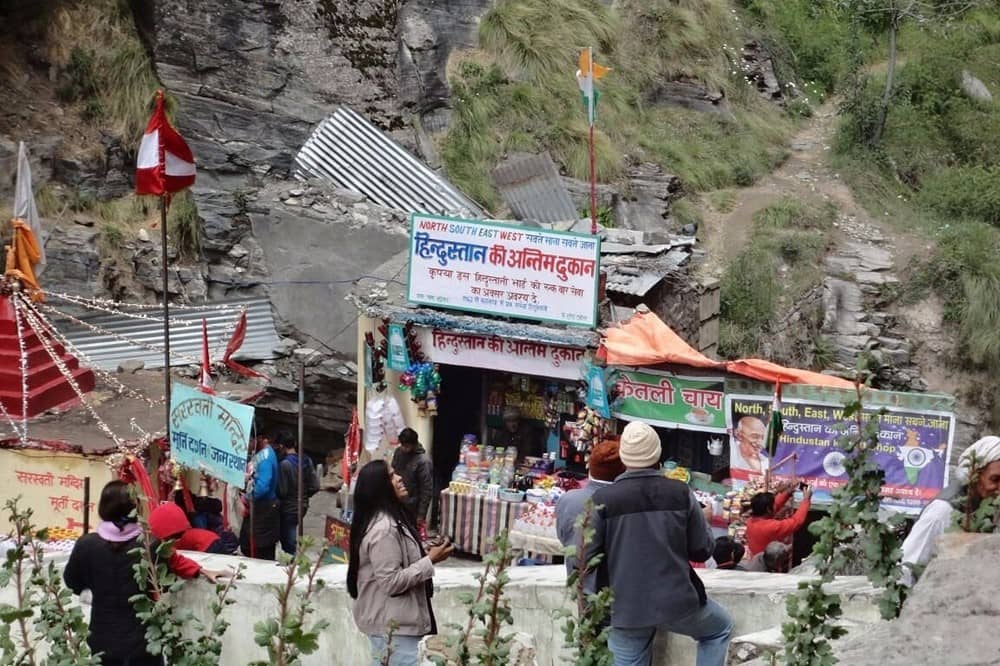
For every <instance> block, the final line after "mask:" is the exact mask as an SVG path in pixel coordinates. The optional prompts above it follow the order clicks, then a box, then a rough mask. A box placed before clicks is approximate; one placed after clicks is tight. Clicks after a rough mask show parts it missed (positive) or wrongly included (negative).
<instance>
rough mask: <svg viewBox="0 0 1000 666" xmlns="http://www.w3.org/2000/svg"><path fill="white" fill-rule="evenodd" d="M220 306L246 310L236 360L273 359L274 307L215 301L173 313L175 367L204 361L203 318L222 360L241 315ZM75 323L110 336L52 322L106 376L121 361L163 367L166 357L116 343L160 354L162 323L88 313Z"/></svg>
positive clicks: (264, 303) (146, 312)
mask: <svg viewBox="0 0 1000 666" xmlns="http://www.w3.org/2000/svg"><path fill="white" fill-rule="evenodd" d="M220 305H226V306H230V307H234V308H239V307H244V306H245V307H246V308H247V333H246V339H245V340H244V342H243V346H242V347H241V348H240V351H239V352H237V354H236V355H235V357H234V358H244V359H256V360H263V359H270V358H275V348H276V347H277V346H278V345H279V343H280V339H279V338H278V334H277V332H276V331H275V329H274V318H273V316H272V314H271V304H270V302H268V300H267V299H266V298H255V299H240V300H231V301H214V302H212V303H210V304H206V305H205V307H204V308H201V307H195V308H191V309H183V310H179V309H173V310H171V311H170V321H171V327H170V352H171V356H173V358H172V360H171V365H173V366H178V365H187V364H188V363H189V362H191V361H190V360H189V359H184V358H182V357H190V358H191V359H194V361H195V362H197V361H198V360H199V359H201V344H202V333H201V320H202V319H203V318H204V319H205V320H206V322H207V323H208V345H209V350H210V355H211V357H212V360H213V361H215V360H218V359H220V358H221V355H222V352H223V350H224V349H225V345H226V342H228V338H229V335H230V334H231V333H232V330H231V327H232V326H233V323H234V322H235V320H236V317H237V316H238V313H236V312H233V311H231V310H219V309H217V308H218V306H220ZM59 309H63V308H62V307H60V308H59ZM126 311H127V310H126ZM137 312H140V313H141V314H144V315H147V316H150V317H159V316H160V314H161V313H160V312H159V311H158V310H141V311H137ZM77 318H78V319H80V320H82V321H85V322H87V323H88V324H90V325H91V326H96V327H99V328H100V329H101V330H104V331H108V332H107V333H103V334H102V333H97V332H95V331H92V330H90V329H89V328H87V327H86V326H83V325H81V324H78V323H75V322H71V321H69V320H67V319H64V318H61V317H57V316H55V315H53V316H52V319H53V323H54V324H55V325H56V327H57V328H58V329H59V331H60V332H61V333H62V334H63V335H65V336H66V338H67V339H68V340H69V341H70V342H71V343H72V344H73V345H74V346H76V347H77V348H78V349H79V350H80V351H81V352H82V353H83V354H84V355H86V357H87V360H88V361H90V362H91V363H92V364H93V365H96V366H97V367H99V368H101V369H104V370H109V371H114V370H116V369H117V368H118V365H119V364H120V363H121V362H122V361H127V360H131V359H134V360H140V361H142V362H143V363H144V364H145V367H147V368H162V367H163V352H161V351H155V350H150V349H146V348H144V347H140V346H138V345H133V344H129V343H128V342H126V341H124V340H120V339H116V338H115V336H116V335H117V336H120V337H123V338H127V339H129V340H134V341H136V342H141V343H143V344H147V345H156V346H157V347H161V348H162V346H163V325H162V324H161V323H160V321H156V320H152V319H134V318H131V317H126V316H124V315H120V314H103V313H101V314H97V313H93V314H91V313H88V314H84V315H80V316H78V317H77ZM184 322H189V324H188V325H184ZM82 360H83V359H81V361H82Z"/></svg>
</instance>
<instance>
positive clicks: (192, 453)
mask: <svg viewBox="0 0 1000 666" xmlns="http://www.w3.org/2000/svg"><path fill="white" fill-rule="evenodd" d="M253 414H254V408H253V407H251V406H249V405H244V404H243V403H239V402H234V401H232V400H226V399H225V398H220V397H218V396H215V395H209V394H207V393H202V392H201V391H199V390H197V389H195V388H192V387H190V386H185V385H184V384H180V383H176V382H175V383H174V385H173V387H172V388H171V391H170V456H171V457H172V458H173V459H174V460H175V461H177V462H178V463H180V464H181V465H184V466H185V467H188V468H190V469H194V470H198V471H199V472H204V473H205V474H208V475H209V476H212V477H214V478H216V479H219V480H220V481H224V482H225V483H228V484H229V485H232V486H236V487H237V488H242V487H243V486H244V485H245V483H246V468H247V448H248V446H249V442H250V426H251V424H252V423H253Z"/></svg>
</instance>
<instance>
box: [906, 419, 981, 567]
mask: <svg viewBox="0 0 1000 666" xmlns="http://www.w3.org/2000/svg"><path fill="white" fill-rule="evenodd" d="M997 495H1000V437H996V436H993V435H991V436H988V437H983V438H982V439H980V440H979V441H977V442H976V443H975V444H973V445H972V446H970V447H969V448H967V449H966V450H965V451H964V452H963V453H962V455H961V456H960V457H959V459H958V468H957V469H956V470H955V481H954V482H952V483H951V484H949V486H948V487H947V488H945V489H944V490H942V491H941V493H940V494H939V495H938V496H937V497H936V498H934V500H933V501H931V503H930V504H928V505H927V506H926V507H924V510H923V511H922V512H921V513H920V517H919V518H917V522H916V523H915V524H914V525H913V529H912V530H910V534H909V536H907V537H906V541H904V542H903V558H902V560H903V582H904V583H905V584H907V585H912V584H913V580H914V576H913V567H922V566H924V565H926V564H927V563H928V562H929V561H930V559H931V557H933V555H934V542H935V540H936V539H937V537H939V536H941V535H942V534H944V533H945V532H946V531H948V530H949V529H950V528H951V527H952V525H954V523H955V521H954V519H953V516H954V512H955V511H956V510H958V509H959V508H964V507H965V506H967V507H968V508H969V509H970V510H971V511H975V510H976V509H977V508H978V507H979V504H980V503H981V502H982V501H983V500H984V499H987V498H989V497H996V496H997Z"/></svg>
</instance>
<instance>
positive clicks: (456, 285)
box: [358, 215, 954, 558]
mask: <svg viewBox="0 0 1000 666" xmlns="http://www.w3.org/2000/svg"><path fill="white" fill-rule="evenodd" d="M566 236H571V237H572V238H571V239H567V238H566ZM484 237H485V238H488V239H490V240H489V241H487V243H488V244H491V245H478V244H477V241H478V240H479V239H480V238H484ZM591 238H592V237H580V236H579V235H573V234H569V235H567V234H562V233H558V232H550V231H544V230H540V229H533V228H532V229H530V230H527V229H523V228H519V227H513V226H506V225H497V224H494V223H479V222H471V221H464V220H443V219H441V218H434V217H426V216H420V215H414V216H413V219H412V222H411V247H410V250H409V252H407V253H403V254H402V255H401V256H400V257H398V258H396V259H394V260H393V262H390V264H388V265H386V266H384V267H382V268H381V269H379V274H396V275H399V274H402V273H404V272H406V273H407V274H408V275H409V278H408V280H407V282H406V285H405V288H403V289H396V288H391V289H389V288H386V289H381V288H379V289H378V290H377V291H376V292H373V293H375V296H374V297H373V298H371V299H368V300H364V299H359V303H360V304H361V307H362V311H363V316H362V317H361V319H360V320H359V337H358V339H359V358H364V363H363V364H362V368H361V372H360V376H361V379H362V382H363V384H362V385H361V386H362V387H363V388H361V390H359V393H358V412H359V414H363V422H362V423H361V428H362V430H363V431H364V438H363V439H364V441H365V444H364V448H365V450H366V452H365V453H364V454H362V458H361V462H364V460H365V459H366V458H367V459H370V458H372V457H385V458H388V457H390V456H391V451H392V446H393V443H394V440H395V436H396V435H397V434H398V432H399V430H401V429H402V428H403V427H412V428H414V429H415V430H417V432H418V435H419V437H420V441H421V442H422V443H423V444H424V446H425V448H426V449H427V450H428V452H429V454H430V455H431V458H432V461H433V463H434V470H435V472H434V474H435V485H436V491H437V503H436V506H435V507H434V509H433V512H432V516H431V524H432V526H434V525H436V526H438V528H439V530H440V532H441V533H443V534H445V535H447V536H449V537H450V538H451V539H452V540H453V541H454V542H455V544H456V546H457V547H458V549H459V550H460V551H464V552H466V553H469V554H473V555H482V554H483V553H485V552H486V551H487V549H488V547H489V543H490V541H491V539H492V538H493V537H495V536H496V535H497V534H499V533H501V532H503V531H505V530H506V531H508V532H509V534H510V539H511V541H512V543H514V545H515V546H516V547H518V548H520V549H521V550H523V551H525V552H526V553H529V554H537V555H541V556H544V557H547V558H551V557H553V556H557V555H559V554H561V552H562V547H561V545H560V544H559V543H558V540H557V539H556V535H555V515H554V505H555V502H556V501H557V499H558V498H559V496H561V494H562V493H564V492H566V491H568V490H570V489H573V488H576V487H579V486H580V485H582V484H585V483H586V482H587V481H586V461H587V454H588V451H589V449H590V447H591V446H592V445H593V444H595V443H596V442H598V441H601V440H602V439H605V438H615V437H616V436H617V435H618V433H620V432H621V430H622V428H623V427H624V426H625V424H627V423H628V422H629V421H636V420H638V421H643V422H646V423H648V424H650V425H651V426H653V427H654V428H655V429H656V430H657V432H658V433H659V435H660V440H661V446H662V459H661V463H662V465H663V470H664V474H665V475H666V476H668V477H671V478H676V479H680V480H683V481H685V482H686V483H689V484H690V485H691V487H692V490H693V491H694V493H695V495H696V496H697V498H698V499H699V501H700V502H701V503H702V504H703V505H704V506H706V507H711V509H712V516H713V517H712V523H713V526H714V527H715V528H717V530H718V533H720V534H721V533H725V532H729V533H730V534H733V535H735V536H737V537H740V536H741V534H742V530H743V522H744V518H745V511H746V509H747V508H748V503H749V498H750V496H751V495H752V494H753V493H754V492H757V491H758V490H760V489H762V488H764V487H766V486H769V484H771V483H773V482H775V481H785V480H790V479H801V480H804V481H807V482H809V483H811V484H813V485H814V486H815V487H816V488H817V493H816V495H815V497H816V500H815V501H816V503H818V504H821V503H822V502H823V501H824V498H825V499H826V500H827V501H828V500H829V490H831V489H832V488H834V487H836V486H837V485H838V484H839V483H842V482H843V480H842V479H841V480H840V481H838V480H837V479H836V477H837V474H840V475H841V476H842V475H843V466H842V464H838V462H837V460H836V453H837V451H836V450H835V447H833V443H834V442H835V440H836V436H837V435H836V433H839V432H840V428H841V426H842V425H843V422H844V417H843V411H842V407H843V405H844V404H846V403H847V402H850V401H851V400H852V399H853V398H852V396H853V390H854V389H853V385H852V384H851V383H850V382H848V381H846V380H843V379H840V378H836V377H831V376H827V375H822V374H818V373H814V372H810V371H805V370H799V369H794V368H785V367H782V366H778V365H776V364H772V363H769V362H766V361H761V360H757V359H749V360H740V361H725V362H722V361H715V360H712V359H709V358H707V357H706V356H704V355H702V354H701V353H700V352H698V351H697V350H695V349H693V348H692V347H691V346H689V345H688V344H687V343H686V342H685V341H684V340H683V339H681V338H680V336H678V335H677V334H676V333H675V332H674V331H673V330H672V329H671V328H670V327H669V326H667V325H666V324H665V323H664V322H663V321H662V320H660V319H659V318H658V317H657V316H656V315H655V314H653V313H651V312H649V311H648V309H643V308H639V309H638V310H637V311H635V312H633V313H632V315H631V316H630V317H628V318H627V319H626V320H625V321H621V322H618V323H617V325H614V322H609V321H608V319H610V317H609V316H608V314H607V313H606V312H605V311H604V309H603V308H604V305H602V306H601V308H599V307H598V304H599V303H601V304H606V303H607V299H606V297H605V295H604V294H603V290H602V289H601V288H600V283H599V282H598V281H597V280H596V279H594V278H592V277H591V276H590V274H589V266H590V264H588V263H587V262H589V261H594V262H596V261H597V260H598V258H599V257H598V254H597V253H598V252H599V248H596V247H593V244H594V241H593V240H590V239H591ZM583 239H587V240H586V241H584V240H583ZM571 240H572V241H573V242H575V243H576V245H575V246H573V248H572V249H570V246H569V245H564V242H567V243H568V242H570V241H571ZM588 243H589V245H588ZM498 248H499V249H498ZM501 250H502V251H501ZM559 252H566V253H567V254H566V255H565V256H563V257H562V258H559V257H556V256H555V255H556V253H559ZM588 252H589V253H593V254H587V253H588ZM538 253H540V257H541V258H539V254H538ZM547 253H552V255H553V258H552V259H551V261H550V260H549V259H548V258H547ZM510 257H514V258H513V259H510ZM529 259H530V261H529ZM563 259H565V261H563ZM571 259H572V262H575V263H572V266H573V267H574V268H573V269H572V270H570V269H569V268H568V267H569V266H570V265H571V261H570V260H571ZM494 262H499V263H497V265H496V266H492V267H490V266H489V264H491V263H494ZM466 264H481V266H479V267H475V266H467V265H466ZM499 266H503V269H502V270H501V269H500V268H499ZM557 266H562V267H563V268H564V269H565V270H564V271H563V273H564V277H565V278H566V282H567V284H566V285H560V284H556V283H557V282H561V280H559V279H558V277H557V278H556V279H554V280H552V278H548V279H549V280H552V281H546V277H545V276H544V275H542V276H540V275H538V274H539V273H542V274H545V273H546V272H547V271H557V269H556V267H557ZM594 267H595V269H596V263H595V264H594ZM529 304H530V307H529ZM544 313H556V316H544ZM599 313H600V314H601V315H602V321H604V322H605V323H606V324H607V325H608V327H607V328H606V330H604V331H603V335H600V334H598V333H597V332H596V331H595V328H596V323H597V320H598V314H599ZM487 315H500V316H501V317H502V318H496V317H491V316H487ZM518 320H528V321H518ZM539 322H540V323H539ZM595 377H596V378H597V379H595ZM776 387H784V390H785V396H786V398H787V405H788V411H787V412H785V411H783V412H782V419H783V423H784V424H785V426H784V432H783V433H782V434H781V435H780V437H779V438H778V440H777V444H776V450H774V451H773V460H768V461H766V462H764V461H763V459H764V457H766V448H765V442H766V438H767V435H768V424H769V421H770V418H771V410H772V405H773V404H774V397H775V396H774V393H775V389H776ZM867 400H870V401H871V404H872V405H874V407H873V408H874V409H878V408H879V407H878V406H880V405H881V406H885V407H887V410H888V414H887V415H886V416H884V417H883V421H884V422H885V427H884V428H883V430H884V434H885V435H886V437H887V438H888V439H891V440H892V441H893V442H896V441H897V440H898V444H899V446H897V447H896V448H898V449H899V450H898V451H897V450H896V449H893V451H892V452H890V451H889V450H888V448H886V451H884V452H883V453H885V455H884V456H882V457H881V458H880V459H879V464H880V465H881V466H883V467H884V468H885V469H886V470H887V478H889V479H890V484H889V486H888V487H887V497H886V503H887V506H891V507H893V508H897V509H901V510H910V511H912V510H918V509H919V507H920V506H922V505H923V504H924V503H926V501H927V500H928V499H929V498H930V497H931V496H932V495H933V493H934V492H936V491H937V490H939V489H940V488H942V487H943V486H944V485H945V484H946V482H947V478H946V463H947V459H948V455H949V452H950V444H951V437H952V432H953V429H954V423H953V416H952V415H951V414H950V412H951V410H952V409H953V402H951V403H949V399H948V398H945V397H942V396H934V397H932V398H929V399H923V398H916V397H907V396H905V395H904V394H890V393H887V392H880V391H869V392H868V395H867ZM602 405H603V406H602ZM807 407H808V408H807ZM838 409H839V410H840V411H838ZM894 410H895V412H896V413H894ZM602 414H603V418H602V416H601V415H602ZM796 419H800V420H799V421H796ZM918 421H919V422H918ZM908 426H910V427H909V428H908ZM914 426H916V430H915V432H916V434H914V432H911V431H914ZM880 434H883V433H880ZM806 435H810V436H812V438H813V440H815V441H811V442H806V441H805V440H803V439H802V437H805V436H806ZM889 446H890V445H889V443H888V440H887V443H885V444H884V447H889ZM831 447H833V448H831ZM917 449H919V450H917ZM821 453H822V455H820V454H821ZM817 461H818V462H817ZM894 461H895V462H894ZM841 462H842V461H841ZM897 466H898V467H900V470H899V473H898V474H897V472H896V471H895V467H897ZM903 467H906V468H907V470H908V471H906V470H903V469H902V468H903ZM917 467H920V470H924V469H925V468H926V471H920V473H919V475H918V476H914V475H913V470H912V469H910V468H917ZM897 477H898V483H896V482H893V481H892V479H896V478H897Z"/></svg>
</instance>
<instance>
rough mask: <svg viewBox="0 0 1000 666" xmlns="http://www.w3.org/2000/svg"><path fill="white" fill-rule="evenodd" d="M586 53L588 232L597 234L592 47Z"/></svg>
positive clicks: (593, 234) (594, 100) (594, 93)
mask: <svg viewBox="0 0 1000 666" xmlns="http://www.w3.org/2000/svg"><path fill="white" fill-rule="evenodd" d="M587 54H588V55H589V58H588V62H587V67H588V69H589V70H590V71H588V72H587V76H588V77H589V80H590V95H589V96H588V99H587V122H588V123H589V124H590V141H589V148H590V234H591V235H592V236H596V235H597V171H596V170H595V169H594V112H595V110H596V109H595V108H594V107H595V106H596V101H597V100H596V99H595V95H596V94H597V93H596V92H595V88H594V47H592V46H588V47H587Z"/></svg>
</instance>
